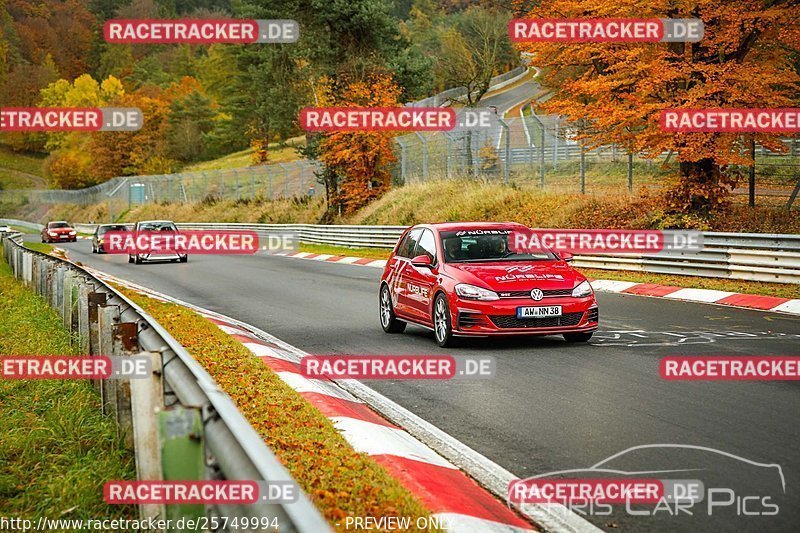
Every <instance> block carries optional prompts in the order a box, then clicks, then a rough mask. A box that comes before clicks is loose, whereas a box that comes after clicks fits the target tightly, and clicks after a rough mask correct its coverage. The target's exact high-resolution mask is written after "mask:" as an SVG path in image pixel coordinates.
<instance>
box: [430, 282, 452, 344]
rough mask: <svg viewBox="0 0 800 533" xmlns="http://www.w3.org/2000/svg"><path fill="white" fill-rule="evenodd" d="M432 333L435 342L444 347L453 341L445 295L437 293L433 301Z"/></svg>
mask: <svg viewBox="0 0 800 533" xmlns="http://www.w3.org/2000/svg"><path fill="white" fill-rule="evenodd" d="M433 334H434V336H435V337H436V344H438V345H439V346H441V347H442V348H445V347H447V346H450V345H452V343H453V324H452V321H451V319H450V306H449V305H448V304H447V297H446V296H445V295H444V294H442V293H439V294H438V295H437V296H436V299H435V300H434V302H433Z"/></svg>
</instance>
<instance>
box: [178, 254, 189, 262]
mask: <svg viewBox="0 0 800 533" xmlns="http://www.w3.org/2000/svg"><path fill="white" fill-rule="evenodd" d="M188 260H189V256H188V255H184V256H183V257H181V258H180V261H181V263H185V262H187V261H188Z"/></svg>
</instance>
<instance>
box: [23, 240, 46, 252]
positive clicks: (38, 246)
mask: <svg viewBox="0 0 800 533" xmlns="http://www.w3.org/2000/svg"><path fill="white" fill-rule="evenodd" d="M25 248H28V249H29V250H35V251H37V252H42V253H45V254H49V253H50V252H52V251H53V245H52V244H47V243H46V242H30V241H28V242H26V243H25Z"/></svg>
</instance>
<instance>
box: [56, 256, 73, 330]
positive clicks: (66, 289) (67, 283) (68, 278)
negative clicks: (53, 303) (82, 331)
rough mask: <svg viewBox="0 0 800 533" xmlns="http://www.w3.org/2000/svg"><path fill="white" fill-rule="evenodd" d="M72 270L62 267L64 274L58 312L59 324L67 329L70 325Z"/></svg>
mask: <svg viewBox="0 0 800 533" xmlns="http://www.w3.org/2000/svg"><path fill="white" fill-rule="evenodd" d="M73 275H74V274H73V273H72V270H70V269H69V268H67V267H64V274H63V276H62V277H61V283H60V285H61V289H60V294H61V301H60V302H59V306H58V308H59V312H60V313H61V321H62V322H61V323H62V324H63V325H64V327H65V328H67V329H69V324H70V316H69V311H70V309H71V306H70V303H71V299H72V276H73Z"/></svg>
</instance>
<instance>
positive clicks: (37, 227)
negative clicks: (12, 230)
mask: <svg viewBox="0 0 800 533" xmlns="http://www.w3.org/2000/svg"><path fill="white" fill-rule="evenodd" d="M0 224H7V225H9V226H17V227H18V228H25V229H29V230H31V231H35V232H37V233H38V232H40V231H42V229H43V228H44V226H43V225H42V224H36V223H35V222H28V221H26V220H16V219H13V218H0Z"/></svg>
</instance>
